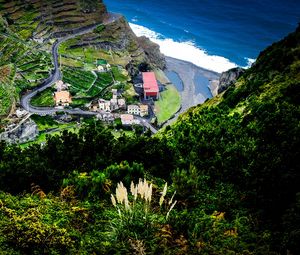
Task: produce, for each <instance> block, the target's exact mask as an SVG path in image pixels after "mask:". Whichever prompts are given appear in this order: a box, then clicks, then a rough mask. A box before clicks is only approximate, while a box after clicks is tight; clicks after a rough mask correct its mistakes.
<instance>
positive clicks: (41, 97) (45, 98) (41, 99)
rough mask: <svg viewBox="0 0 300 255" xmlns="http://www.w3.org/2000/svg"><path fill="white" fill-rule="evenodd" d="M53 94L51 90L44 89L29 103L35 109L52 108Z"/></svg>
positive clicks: (53, 103)
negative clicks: (35, 107)
mask: <svg viewBox="0 0 300 255" xmlns="http://www.w3.org/2000/svg"><path fill="white" fill-rule="evenodd" d="M54 92H55V90H54V89H53V88H48V89H45V90H44V91H42V92H40V93H38V94H37V95H36V96H35V97H33V98H32V100H31V101H30V103H31V104H32V105H33V106H37V107H54V106H55V102H54Z"/></svg>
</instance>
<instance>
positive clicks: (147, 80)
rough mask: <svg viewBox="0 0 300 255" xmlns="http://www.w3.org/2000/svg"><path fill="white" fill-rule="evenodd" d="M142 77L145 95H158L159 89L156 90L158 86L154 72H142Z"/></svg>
mask: <svg viewBox="0 0 300 255" xmlns="http://www.w3.org/2000/svg"><path fill="white" fill-rule="evenodd" d="M142 75H143V82H144V92H145V94H148V93H158V92H159V88H158V84H157V81H156V78H155V74H154V72H144V73H142Z"/></svg>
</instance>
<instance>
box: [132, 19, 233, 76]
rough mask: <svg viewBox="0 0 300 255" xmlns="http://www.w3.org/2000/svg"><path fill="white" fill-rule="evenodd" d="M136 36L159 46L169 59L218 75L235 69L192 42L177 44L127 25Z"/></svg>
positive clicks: (227, 61)
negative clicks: (191, 64) (179, 60)
mask: <svg viewBox="0 0 300 255" xmlns="http://www.w3.org/2000/svg"><path fill="white" fill-rule="evenodd" d="M129 24H130V27H131V28H132V30H133V31H134V33H135V34H136V35H137V36H146V37H148V38H150V39H151V40H152V41H153V42H155V43H157V44H158V45H159V46H160V50H161V52H162V53H163V54H164V55H166V56H169V57H173V58H177V59H181V60H185V61H188V62H191V63H193V64H195V65H197V66H199V67H203V68H205V69H208V70H211V71H215V72H218V73H221V72H224V71H227V70H228V69H230V68H234V67H237V64H235V63H233V62H231V61H230V60H229V59H227V58H224V57H222V56H216V55H209V54H208V53H207V52H206V51H205V50H203V49H200V48H198V47H197V46H196V45H195V43H194V42H192V41H185V42H177V41H175V40H173V39H171V38H165V37H164V36H163V35H162V34H160V33H157V32H155V31H153V30H151V29H149V28H146V27H143V26H140V25H137V24H133V23H129Z"/></svg>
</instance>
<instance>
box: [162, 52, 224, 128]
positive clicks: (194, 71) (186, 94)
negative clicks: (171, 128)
mask: <svg viewBox="0 0 300 255" xmlns="http://www.w3.org/2000/svg"><path fill="white" fill-rule="evenodd" d="M165 58H166V62H167V68H166V70H165V71H168V72H175V73H176V74H177V75H178V77H179V78H180V80H181V82H182V84H183V90H182V91H179V90H178V89H177V90H178V92H179V94H180V97H181V109H180V111H179V112H177V113H176V114H175V116H174V117H173V118H172V119H170V120H169V121H168V122H167V123H165V125H168V124H171V123H172V122H173V121H175V120H176V119H177V117H178V116H179V115H180V114H181V113H183V112H185V111H187V110H188V109H189V108H191V107H193V106H196V105H198V104H202V103H204V102H205V100H206V99H207V98H212V97H214V96H215V91H214V90H215V88H214V84H215V81H216V80H218V79H219V77H220V74H219V73H217V72H215V71H211V70H207V69H205V68H202V67H199V66H196V65H195V64H193V63H191V62H188V61H185V60H180V59H176V58H172V57H167V56H166V57H165ZM197 77H202V78H205V79H207V80H208V81H209V84H208V86H207V89H209V91H210V92H211V94H212V96H211V97H208V96H207V95H204V94H202V93H197V88H198V89H199V83H197V82H196V80H195V79H196V78H197ZM170 83H172V82H171V81H170ZM174 86H175V87H176V88H177V86H176V84H174ZM202 87H203V88H204V87H205V85H202Z"/></svg>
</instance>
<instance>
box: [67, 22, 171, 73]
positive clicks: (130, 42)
mask: <svg viewBox="0 0 300 255" xmlns="http://www.w3.org/2000/svg"><path fill="white" fill-rule="evenodd" d="M82 47H95V48H97V49H99V50H104V51H105V52H108V54H109V55H108V57H109V58H110V53H111V52H113V53H114V54H116V55H117V58H118V60H124V61H123V62H126V64H125V65H124V67H126V69H127V71H128V72H129V73H130V74H131V76H135V74H137V73H138V71H139V69H140V68H142V69H143V68H144V67H147V68H150V69H151V68H152V69H155V68H159V69H164V68H165V66H166V61H165V58H164V56H163V55H162V54H161V53H160V49H159V46H158V45H157V44H155V43H153V42H151V41H150V40H149V39H148V38H146V37H137V36H136V35H135V34H134V32H133V31H132V29H131V28H130V26H129V24H128V22H127V20H126V19H125V18H124V17H119V18H118V19H117V20H116V21H115V22H113V23H110V24H106V25H103V26H99V27H98V28H97V29H95V30H94V32H92V33H88V34H85V35H83V36H81V37H80V38H76V39H75V40H73V43H72V44H70V45H69V49H74V48H82ZM109 61H110V62H111V58H110V59H109Z"/></svg>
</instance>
